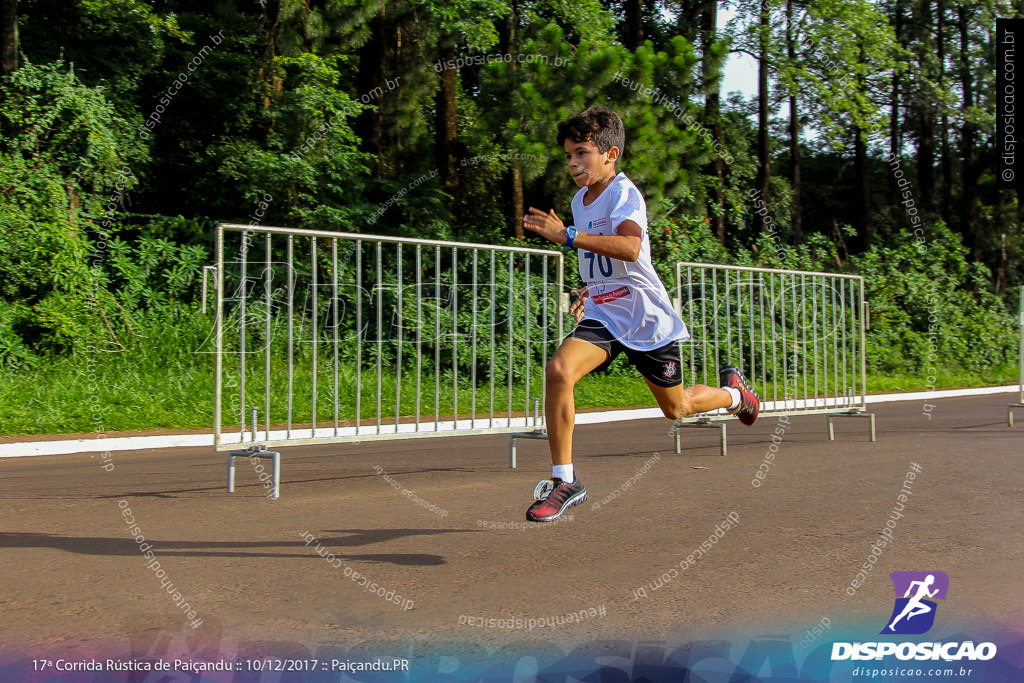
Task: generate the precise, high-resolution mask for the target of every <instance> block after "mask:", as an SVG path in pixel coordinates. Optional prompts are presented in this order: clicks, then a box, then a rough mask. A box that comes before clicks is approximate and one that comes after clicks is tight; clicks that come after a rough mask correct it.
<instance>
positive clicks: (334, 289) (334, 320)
mask: <svg viewBox="0 0 1024 683" xmlns="http://www.w3.org/2000/svg"><path fill="white" fill-rule="evenodd" d="M331 327H333V328H334V354H333V356H334V436H337V435H338V400H339V399H338V382H340V381H341V380H340V378H339V376H338V240H336V239H333V240H331Z"/></svg>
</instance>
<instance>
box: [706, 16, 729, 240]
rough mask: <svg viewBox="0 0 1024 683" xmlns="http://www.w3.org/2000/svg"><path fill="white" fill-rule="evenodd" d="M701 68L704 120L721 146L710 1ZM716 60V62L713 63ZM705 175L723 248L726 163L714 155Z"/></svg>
mask: <svg viewBox="0 0 1024 683" xmlns="http://www.w3.org/2000/svg"><path fill="white" fill-rule="evenodd" d="M701 22H702V30H701V51H702V54H701V69H702V73H703V79H704V83H705V86H706V88H707V90H706V93H707V94H706V99H705V102H704V121H705V122H706V123H707V124H708V125H709V126H710V127H711V134H712V135H713V136H714V140H715V142H717V143H718V144H719V146H720V147H719V148H720V149H724V146H723V145H722V119H721V96H720V94H719V93H720V90H721V87H722V86H721V69H720V68H719V65H718V64H713V63H712V61H713V60H712V52H711V46H712V45H714V43H715V39H716V30H717V26H718V3H717V2H715V1H714V0H712V1H711V2H708V3H707V5H706V10H705V11H704V12H703V13H702V14H701ZM716 61H717V60H716ZM705 173H708V174H710V175H711V177H712V178H714V190H713V196H714V200H713V206H714V207H715V209H714V210H713V211H711V219H710V220H711V231H712V232H713V233H714V235H715V238H716V239H717V240H718V243H719V244H721V245H723V246H724V245H725V214H726V211H725V160H724V159H722V157H721V155H718V154H716V155H715V157H714V160H713V161H712V162H711V163H710V164H708V167H707V168H706V169H705Z"/></svg>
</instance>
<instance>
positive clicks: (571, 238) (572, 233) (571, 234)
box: [562, 225, 579, 249]
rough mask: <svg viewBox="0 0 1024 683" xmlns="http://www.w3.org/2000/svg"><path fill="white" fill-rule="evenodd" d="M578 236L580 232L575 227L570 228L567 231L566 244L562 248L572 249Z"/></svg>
mask: <svg viewBox="0 0 1024 683" xmlns="http://www.w3.org/2000/svg"><path fill="white" fill-rule="evenodd" d="M577 234H579V232H578V231H577V230H576V228H575V226H572V225H570V226H568V227H567V228H566V229H565V244H563V245H562V246H564V247H565V248H566V249H572V243H573V242H575V241H576V235H577Z"/></svg>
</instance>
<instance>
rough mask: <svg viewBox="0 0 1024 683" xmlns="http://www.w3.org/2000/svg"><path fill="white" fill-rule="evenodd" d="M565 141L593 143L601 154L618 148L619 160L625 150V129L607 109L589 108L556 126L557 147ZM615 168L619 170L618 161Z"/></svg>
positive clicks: (616, 115)
mask: <svg viewBox="0 0 1024 683" xmlns="http://www.w3.org/2000/svg"><path fill="white" fill-rule="evenodd" d="M566 140H572V141H573V142H593V143H594V144H595V145H597V149H598V151H599V152H601V153H604V152H607V151H608V150H609V149H611V148H612V147H618V148H619V157H620V158H621V156H622V153H623V152H625V149H626V128H625V126H623V125H622V119H620V118H619V115H618V114H616V113H615V112H614V111H612V110H611V109H609V108H608V107H590V108H589V109H586V110H584V111H582V112H580V113H579V114H576V116H570V117H569V118H567V119H566V120H565V121H562V122H561V123H559V124H558V146H559V147H561V146H563V145H564V144H565V141H566ZM615 168H616V170H618V168H619V160H618V159H616V160H615Z"/></svg>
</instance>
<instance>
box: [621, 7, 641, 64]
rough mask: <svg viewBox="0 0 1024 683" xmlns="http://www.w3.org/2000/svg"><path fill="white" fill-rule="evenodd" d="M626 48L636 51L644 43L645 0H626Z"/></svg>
mask: <svg viewBox="0 0 1024 683" xmlns="http://www.w3.org/2000/svg"><path fill="white" fill-rule="evenodd" d="M625 9H626V40H625V45H626V49H628V50H629V51H630V52H636V49H637V48H638V47H640V46H641V45H643V44H644V15H643V9H644V0H626V7H625Z"/></svg>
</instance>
